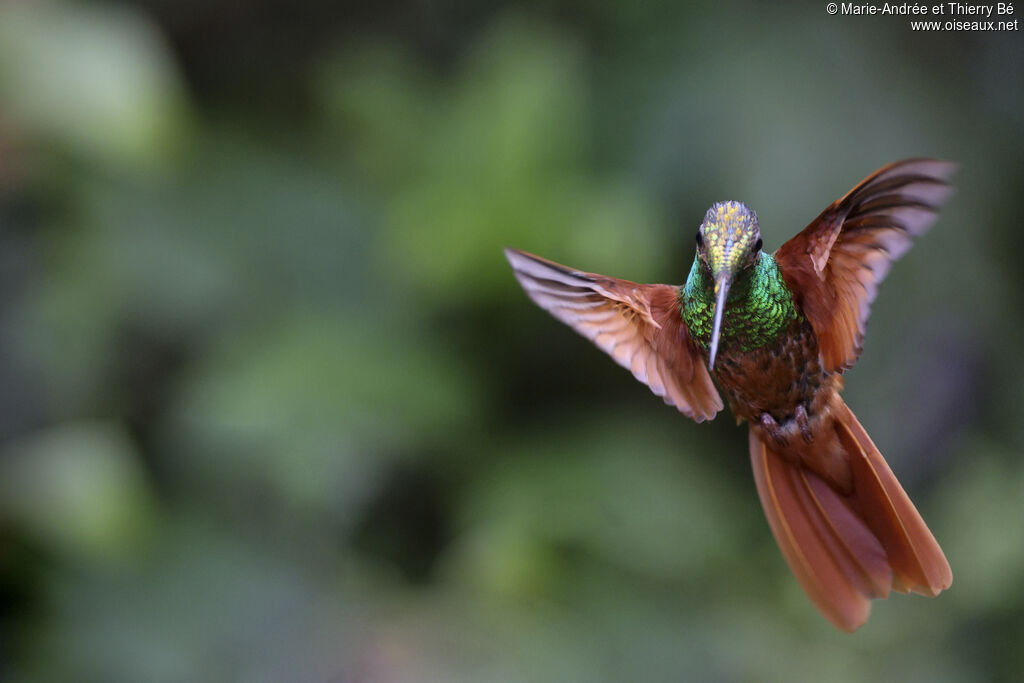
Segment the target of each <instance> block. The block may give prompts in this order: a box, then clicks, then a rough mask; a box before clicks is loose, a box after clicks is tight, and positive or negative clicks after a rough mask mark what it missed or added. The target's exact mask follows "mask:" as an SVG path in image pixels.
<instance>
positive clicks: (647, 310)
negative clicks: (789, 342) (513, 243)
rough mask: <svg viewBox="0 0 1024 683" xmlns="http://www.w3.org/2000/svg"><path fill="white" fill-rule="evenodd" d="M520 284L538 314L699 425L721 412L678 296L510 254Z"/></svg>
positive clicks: (673, 289)
mask: <svg viewBox="0 0 1024 683" xmlns="http://www.w3.org/2000/svg"><path fill="white" fill-rule="evenodd" d="M505 257H506V258H507V259H508V262H509V264H511V266H512V270H513V271H514V273H515V276H516V279H517V280H519V284H520V285H522V287H523V289H524V290H526V293H527V295H529V297H530V298H531V299H532V300H533V302H534V303H536V304H537V305H538V306H540V307H541V308H543V309H544V310H546V311H547V312H548V313H550V314H551V315H553V316H554V317H555V318H557V319H559V320H561V321H562V322H564V323H565V324H566V325H568V326H570V327H571V328H573V329H574V330H576V331H577V332H578V333H579V334H581V335H583V336H584V337H586V338H587V339H589V340H590V341H592V342H594V344H595V345H597V347H598V348H600V349H601V350H602V351H604V352H605V353H607V354H608V355H609V356H611V357H612V358H613V359H614V360H615V362H616V363H618V364H619V365H621V366H623V367H624V368H626V369H628V370H630V371H631V372H632V373H633V376H634V377H636V378H637V379H638V380H640V381H641V382H643V383H644V384H646V385H647V386H649V387H650V388H651V391H653V392H654V393H655V394H656V395H658V396H661V397H662V398H664V400H665V403H668V404H669V405H674V406H675V407H676V408H677V409H678V410H679V412H681V413H683V414H684V415H686V416H688V417H691V418H693V419H694V420H696V421H697V422H702V421H704V420H708V419H711V418H713V417H714V416H715V414H716V413H717V412H718V411H719V410H721V409H722V399H721V397H720V396H719V395H718V391H717V390H716V389H715V385H714V383H713V382H712V381H711V376H710V375H709V374H708V371H707V368H706V367H705V365H704V360H703V357H702V356H701V354H700V352H699V350H698V349H697V347H696V345H695V344H694V343H693V340H692V339H691V337H690V333H689V331H688V330H687V328H686V325H685V324H684V323H683V321H682V318H681V317H680V314H679V288H678V287H673V286H670V285H645V284H637V283H635V282H629V281H628V280H619V279H617V278H612V277H607V276H604V275H598V274H596V273H585V272H582V271H578V270H573V269H572V268H567V267H566V266H562V265H559V264H557V263H554V262H552V261H548V260H547V259H543V258H541V257H539V256H534V255H533V254H528V253H526V252H523V251H519V250H517V249H506V250H505Z"/></svg>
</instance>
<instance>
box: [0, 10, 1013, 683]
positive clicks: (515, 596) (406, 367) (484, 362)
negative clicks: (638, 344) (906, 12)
mask: <svg viewBox="0 0 1024 683" xmlns="http://www.w3.org/2000/svg"><path fill="white" fill-rule="evenodd" d="M1022 47H1024V44H1022V40H1021V34H1020V33H1019V32H1006V33H930V34H919V33H914V32H912V31H910V29H909V27H908V26H907V20H906V19H905V18H902V17H896V18H894V17H873V18H854V17H842V16H838V17H834V16H829V15H827V14H826V13H825V3H824V2H821V3H819V2H806V3H793V4H790V5H781V4H777V3H767V2H753V1H751V2H747V3H739V4H735V5H732V6H724V5H723V4H721V3H714V2H698V3H676V2H668V1H655V2H644V3H626V2H621V3H620V2H608V1H602V2H596V3H582V2H574V1H572V0H534V1H531V2H524V3H520V4H514V5H511V4H507V3H503V2H497V1H495V0H485V1H484V2H480V3H470V2H460V1H458V0H438V1H435V2H417V1H411V2H409V1H406V2H402V1H400V0H385V1H384V2H380V3H328V2H318V1H316V0H300V1H298V2H293V3H276V2H272V1H270V0H254V1H251V2H235V1H234V0H209V1H206V2H180V1H177V0H146V1H143V2H137V3H111V2H103V3H95V2H68V1H58V0H50V1H48V2H4V3H2V4H0V439H2V441H0V678H3V679H4V680H19V681H22V680H23V681H61V680H67V681H71V680H80V681H225V680H240V681H343V682H348V681H356V682H374V683H376V682H385V683H388V682H392V681H403V682H404V681H626V680H630V681H634V680H635V681H670V680H701V681H715V680H721V681H743V680H757V681H768V680H837V681H868V680H870V681H877V680H928V681H960V680H1015V679H1017V677H1018V676H1019V675H1020V672H1021V671H1022V670H1024V648H1021V647H1020V646H1021V644H1022V643H1024V459H1022V457H1021V452H1022V446H1024V420H1022V408H1021V406H1022V405H1024V384H1022V382H1021V381H1020V377H1021V367H1022V364H1021V360H1020V354H1021V353H1022V347H1021V337H1022V332H1024V318H1022V314H1021V312H1022V308H1024V306H1022V304H1024V301H1022V296H1021V291H1022V289H1024V277H1022V273H1024V270H1022V268H1021V267H1020V260H1021V258H1022V255H1024V248H1022V242H1021V237H1020V235H1021V232H1020V227H1021V218H1020V216H1021V211H1020V207H1021V197H1022V195H1021V189H1022V187H1024V115H1022V112H1024V68H1022V67H1024V49H1022ZM914 155H928V156H938V157H943V158H949V159H954V160H957V161H959V162H960V163H961V164H962V167H961V171H960V173H959V175H958V177H957V185H958V187H959V191H958V194H957V195H956V196H955V197H954V199H953V200H952V201H951V202H950V204H949V205H948V207H947V210H945V211H944V212H943V214H942V218H941V220H940V221H939V222H938V224H937V225H936V227H935V228H934V229H933V230H932V232H931V233H930V234H928V235H927V236H926V237H925V238H923V239H922V240H920V242H919V244H918V246H917V247H915V249H914V250H912V251H911V252H910V254H909V255H908V256H907V257H906V258H905V259H904V260H903V261H902V262H901V263H900V264H899V265H898V266H897V267H896V268H895V269H894V270H893V272H892V274H891V275H890V277H889V278H888V281H887V282H886V284H885V286H884V287H883V288H882V290H881V295H880V297H879V299H878V301H877V303H876V305H875V307H874V314H873V317H872V320H871V325H870V329H869V335H868V339H867V345H866V349H865V351H864V354H863V356H862V358H861V361H860V363H859V364H858V366H857V367H856V368H855V369H854V370H853V371H851V372H850V373H849V374H848V377H847V385H848V390H847V392H846V398H847V400H848V402H849V403H850V404H851V406H852V407H853V409H854V410H855V411H856V412H857V413H858V415H859V417H860V418H861V420H862V422H863V423H864V425H865V426H866V427H867V429H868V431H869V432H870V433H871V434H872V435H873V437H874V439H875V441H876V442H877V443H878V445H879V446H880V448H881V450H882V452H883V453H885V454H886V455H887V457H888V459H889V461H890V463H891V464H892V466H893V468H894V470H895V471H896V472H897V473H898V475H899V476H900V479H901V480H902V481H903V483H904V484H905V486H906V488H907V489H908V490H909V492H910V493H911V495H912V496H913V498H914V499H915V501H916V502H917V503H918V505H919V507H920V508H921V510H922V512H923V514H924V516H925V518H926V519H927V520H928V521H929V523H930V525H931V527H932V529H933V530H934V532H935V534H936V536H937V537H938V538H939V540H940V541H941V543H942V545H943V547H944V548H945V550H946V553H947V554H948V556H949V560H950V562H951V564H952V566H953V569H954V574H955V577H956V579H955V581H954V584H953V587H952V589H951V590H950V591H948V592H947V593H945V594H943V595H942V596H941V597H940V598H938V599H935V600H926V599H923V598H920V597H916V596H913V597H905V596H895V597H894V598H893V599H891V600H888V601H884V602H879V603H876V604H875V607H874V614H873V616H872V619H871V621H869V623H868V625H867V626H866V627H865V628H863V629H862V630H861V631H859V632H858V633H856V634H855V635H846V634H841V633H838V632H836V631H834V630H833V629H832V628H831V627H830V626H829V625H828V624H827V623H826V622H825V621H824V619H822V618H821V617H820V616H819V614H818V613H817V611H816V610H815V609H814V608H813V606H812V605H811V604H810V603H809V602H808V601H807V599H806V598H805V597H804V595H803V593H802V592H801V590H800V588H799V587H798V585H797V583H796V581H795V580H794V579H793V578H792V577H791V575H790V573H789V571H788V569H787V568H786V566H785V564H784V562H783V560H782V558H781V555H780V554H779V552H778V550H777V548H776V546H775V543H774V541H773V540H772V537H771V534H770V532H769V529H768V526H767V524H766V523H765V521H764V518H763V516H762V512H761V509H760V505H759V503H758V501H757V496H756V492H755V489H754V484H753V481H752V479H751V476H750V472H749V461H748V457H747V453H746V435H745V431H744V430H743V429H739V428H736V427H735V426H734V425H733V424H732V420H731V418H730V417H729V416H728V414H727V413H726V414H724V415H723V416H722V417H720V418H719V419H718V420H717V421H715V422H714V423H710V424H704V425H700V426H697V425H694V424H692V423H690V422H689V421H687V420H686V419H684V418H682V417H681V416H679V415H678V414H677V413H676V412H675V411H674V410H673V409H671V408H668V407H666V406H664V405H663V404H662V403H661V401H660V400H659V399H657V398H655V397H653V396H652V395H650V393H649V392H648V390H647V389H646V388H645V387H643V386H641V385H640V384H639V383H637V382H635V381H634V380H633V379H632V377H631V376H630V375H629V374H628V373H626V372H624V371H623V370H621V369H620V368H618V367H617V366H615V365H614V364H613V363H611V362H610V361H609V360H608V359H607V358H605V357H604V356H603V355H602V354H601V353H599V352H598V351H596V350H593V349H592V348H590V346H589V345H588V344H587V343H586V342H585V341H584V340H582V339H581V338H579V337H577V336H575V335H574V334H572V333H571V332H570V331H568V330H567V329H564V328H563V327H562V326H561V325H560V324H559V323H557V322H555V321H554V320H553V319H551V318H549V317H548V316H547V315H546V314H544V313H543V312H541V311H540V310H538V309H536V308H535V307H534V306H533V305H532V304H530V303H529V301H528V300H527V299H526V297H525V296H524V295H523V293H522V292H521V291H520V290H519V288H518V286H517V285H516V283H515V281H514V279H513V278H512V276H511V274H510V272H509V269H508V267H507V265H506V263H505V262H504V260H503V258H502V255H501V247H503V246H505V245H511V246H517V247H520V248H523V249H527V250H529V251H533V252H536V253H540V254H543V255H545V256H547V257H549V258H552V259H555V260H558V261H561V262H564V263H568V264H571V265H573V266H576V267H580V268H583V269H587V270H593V271H599V272H607V273H609V274H614V275H617V276H620V277H625V278H629V279H633V280H639V281H652V282H676V283H678V282H681V281H682V280H683V279H684V277H685V274H686V272H687V270H688V268H689V264H690V262H691V259H692V253H693V233H694V231H695V229H696V226H697V224H698V223H699V221H700V219H701V217H702V216H703V213H704V211H705V210H706V208H707V207H708V206H709V205H710V204H711V203H712V202H714V201H718V200H723V199H738V200H741V201H745V202H747V203H748V204H750V205H751V206H752V207H754V208H755V210H757V212H758V214H759V216H760V219H761V225H762V230H763V234H764V237H765V245H766V248H772V249H774V248H775V247H777V246H778V245H779V244H781V243H782V241H784V240H785V239H786V238H787V237H789V236H790V235H791V234H793V233H795V232H796V231H797V230H799V229H800V228H802V227H803V226H804V225H806V223H807V222H808V221H809V220H810V219H811V218H813V217H814V216H815V215H817V213H818V212H819V211H820V210H821V209H822V208H824V207H825V206H826V205H827V204H828V203H829V202H831V201H832V200H833V199H835V198H836V197H838V196H840V195H842V194H843V193H845V192H846V190H848V189H849V188H850V187H852V186H853V185H854V184H855V183H856V182H857V181H859V180H860V179H861V178H862V177H863V176H865V175H867V174H868V173H869V172H871V171H872V170H874V169H875V168H877V167H878V166H881V165H882V164H884V163H887V162H889V161H892V160H895V159H898V158H901V157H904V156H914Z"/></svg>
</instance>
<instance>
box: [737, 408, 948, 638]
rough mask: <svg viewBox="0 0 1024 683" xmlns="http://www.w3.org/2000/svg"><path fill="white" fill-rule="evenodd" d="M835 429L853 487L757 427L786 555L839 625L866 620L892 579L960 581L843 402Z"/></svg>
mask: <svg viewBox="0 0 1024 683" xmlns="http://www.w3.org/2000/svg"><path fill="white" fill-rule="evenodd" d="M835 428H836V431H837V433H838V435H839V439H840V443H841V444H842V445H843V447H844V448H845V449H846V451H847V454H848V457H849V461H850V464H851V469H852V473H853V477H852V480H853V489H852V491H851V492H849V493H844V492H841V491H838V490H836V489H835V488H833V487H832V486H830V485H829V484H828V483H827V482H826V481H825V480H824V479H822V478H821V477H820V476H819V475H818V474H816V473H815V472H813V471H811V470H809V469H807V468H806V467H804V466H803V465H801V464H800V460H799V458H794V457H787V456H786V454H784V453H783V452H782V451H781V450H780V449H779V448H778V447H777V446H775V445H772V446H769V445H768V444H766V443H765V442H764V441H762V440H761V439H760V438H759V437H758V435H757V434H756V433H755V432H754V430H751V432H750V457H751V463H752V465H753V469H754V480H755V482H756V483H757V490H758V494H759V495H760V497H761V504H762V505H763V507H764V511H765V515H766V516H767V518H768V523H769V525H770V526H771V528H772V532H773V533H774V534H775V539H776V540H777V541H778V544H779V547H780V549H781V550H782V554H783V555H784V556H785V558H786V561H787V562H788V563H789V566H790V568H791V569H792V571H793V573H794V574H795V575H796V577H797V580H798V581H799V582H800V584H801V586H803V588H804V590H805V591H806V592H807V594H808V596H809V597H810V598H811V600H812V601H813V602H814V604H815V605H816V606H817V607H818V609H819V610H821V612H822V614H824V615H825V617H826V618H828V619H829V621H831V622H832V623H833V624H834V625H835V626H836V627H838V628H840V629H842V630H845V631H853V630H856V629H857V628H858V627H859V626H861V625H862V624H863V623H864V622H865V621H867V618H868V615H869V614H870V611H871V602H870V601H871V599H873V598H885V597H887V596H888V595H889V591H890V588H895V589H897V590H902V591H904V592H905V591H907V590H913V591H916V592H919V593H923V594H925V595H936V594H937V593H938V592H939V591H941V590H942V589H944V588H948V587H949V585H950V583H951V582H952V574H951V572H950V569H949V564H948V563H947V562H946V558H945V556H944V555H943V554H942V550H941V549H940V548H939V546H938V544H937V543H936V542H935V538H934V537H933V536H932V534H931V532H930V531H928V527H927V526H925V523H924V521H923V520H922V519H921V516H920V515H919V514H918V512H917V510H916V509H915V508H914V505H913V503H911V502H910V499H909V498H908V497H907V494H906V493H905V492H904V491H903V489H902V487H900V485H899V482H898V481H897V480H896V477H895V476H894V475H893V473H892V470H890V469H889V466H888V465H887V464H886V463H885V460H884V459H882V455H881V454H880V453H879V452H878V449H877V448H875V446H874V444H873V443H871V439H870V438H869V437H868V435H867V433H866V432H865V431H864V429H863V427H861V426H860V423H859V422H857V418H856V417H854V415H853V413H852V412H851V411H850V410H849V408H847V407H846V406H845V404H841V406H840V409H839V410H838V411H837V413H836V424H835Z"/></svg>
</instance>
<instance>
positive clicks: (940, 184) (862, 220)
mask: <svg viewBox="0 0 1024 683" xmlns="http://www.w3.org/2000/svg"><path fill="white" fill-rule="evenodd" d="M955 170H956V165H955V164H952V163H950V162H947V161H938V160H935V159H906V160H904V161H898V162H896V163H893V164H890V165H888V166H885V167H883V168H881V169H879V170H878V171H876V172H875V173H873V174H871V175H870V176H868V177H867V178H865V179H864V180H863V181H861V182H860V184H858V185H857V186H856V187H854V188H853V189H852V190H850V191H849V192H848V193H847V194H846V195H845V196H844V197H842V198H840V199H838V200H836V201H835V202H833V203H832V205H831V206H829V207H828V208H827V209H825V210H824V211H823V212H822V213H821V215H820V216H818V217H817V218H815V219H814V220H813V221H811V223H810V225H808V226H807V227H806V228H804V230H802V231H801V232H800V233H799V234H797V235H796V236H794V237H793V238H792V239H791V240H789V241H788V242H786V243H785V244H783V245H782V246H781V247H780V248H779V250H778V251H777V252H775V261H776V262H777V263H778V265H779V271H780V272H781V273H782V277H783V278H784V279H785V280H786V284H787V285H789V288H790V290H791V291H792V292H793V295H794V297H795V298H796V300H797V304H798V305H799V306H800V308H801V310H802V311H803V312H804V314H805V315H806V316H807V318H808V320H810V322H811V326H812V327H813V328H814V331H815V334H816V335H817V337H818V343H819V345H820V347H821V354H822V360H823V361H824V365H825V368H826V369H827V370H833V371H834V370H842V369H846V368H850V367H852V366H853V364H854V363H856V362H857V357H858V356H859V355H860V352H861V348H862V344H863V341H864V330H865V326H866V324H867V320H868V316H869V315H870V312H871V303H872V302H873V301H874V300H875V296H876V294H877V293H878V286H879V284H881V282H882V280H883V279H885V276H886V275H887V274H888V273H889V268H890V267H891V266H892V262H893V261H895V260H896V259H898V258H900V257H901V256H903V254H905V253H906V252H907V250H908V249H910V247H911V244H912V242H913V238H914V237H917V236H919V235H921V234H923V233H924V232H925V231H926V230H928V228H929V227H931V225H932V223H934V222H935V218H936V215H937V212H938V210H939V207H940V206H941V205H942V204H943V203H944V202H945V201H946V200H947V199H948V198H949V196H950V195H951V194H952V192H953V188H952V186H951V185H950V184H949V178H950V176H951V175H952V174H953V172H954V171H955Z"/></svg>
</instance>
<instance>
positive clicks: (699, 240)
mask: <svg viewBox="0 0 1024 683" xmlns="http://www.w3.org/2000/svg"><path fill="white" fill-rule="evenodd" d="M697 248H698V249H703V248H704V235H702V234H700V230H698V231H697Z"/></svg>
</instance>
